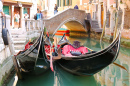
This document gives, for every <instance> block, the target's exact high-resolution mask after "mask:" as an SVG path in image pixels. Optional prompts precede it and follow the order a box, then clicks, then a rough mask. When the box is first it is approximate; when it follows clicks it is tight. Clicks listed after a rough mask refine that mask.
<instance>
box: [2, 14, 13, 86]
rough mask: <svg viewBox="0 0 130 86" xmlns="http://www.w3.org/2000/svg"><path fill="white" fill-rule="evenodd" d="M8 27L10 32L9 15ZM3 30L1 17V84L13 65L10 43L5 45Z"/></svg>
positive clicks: (7, 19) (8, 19)
mask: <svg viewBox="0 0 130 86" xmlns="http://www.w3.org/2000/svg"><path fill="white" fill-rule="evenodd" d="M6 28H7V29H8V31H9V32H10V17H9V16H7V17H6ZM1 31H2V19H1V17H0V86H1V84H2V82H3V80H4V77H5V76H6V75H7V74H8V73H9V72H10V70H11V68H12V67H13V61H12V58H11V52H10V48H9V45H4V43H3V39H2V33H1ZM10 36H11V35H10ZM10 38H11V37H10ZM12 45H13V43H12Z"/></svg>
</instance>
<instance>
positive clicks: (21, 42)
mask: <svg viewBox="0 0 130 86" xmlns="http://www.w3.org/2000/svg"><path fill="white" fill-rule="evenodd" d="M13 42H14V45H24V44H25V41H13Z"/></svg>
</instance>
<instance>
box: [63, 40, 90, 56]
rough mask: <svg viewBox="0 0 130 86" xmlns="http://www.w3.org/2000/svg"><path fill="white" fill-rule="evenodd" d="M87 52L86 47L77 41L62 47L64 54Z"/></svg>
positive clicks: (76, 54)
mask: <svg viewBox="0 0 130 86" xmlns="http://www.w3.org/2000/svg"><path fill="white" fill-rule="evenodd" d="M85 53H88V49H87V48H86V47H84V46H80V42H79V41H74V43H73V44H72V45H71V44H68V45H65V46H64V47H63V49H62V54H63V55H65V56H79V55H82V54H85Z"/></svg>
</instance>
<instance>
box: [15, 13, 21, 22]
mask: <svg viewBox="0 0 130 86" xmlns="http://www.w3.org/2000/svg"><path fill="white" fill-rule="evenodd" d="M14 17H15V18H16V19H15V21H16V22H19V18H20V16H19V14H15V15H14Z"/></svg>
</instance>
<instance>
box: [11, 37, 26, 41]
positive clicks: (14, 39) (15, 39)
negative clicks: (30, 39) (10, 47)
mask: <svg viewBox="0 0 130 86" xmlns="http://www.w3.org/2000/svg"><path fill="white" fill-rule="evenodd" d="M12 39H13V41H26V38H12Z"/></svg>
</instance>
